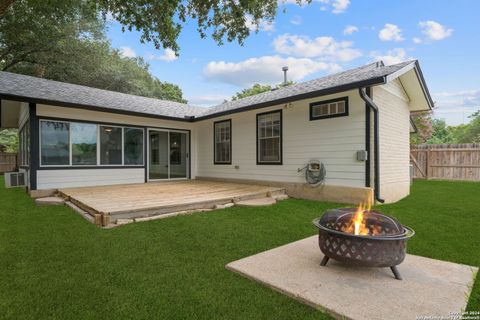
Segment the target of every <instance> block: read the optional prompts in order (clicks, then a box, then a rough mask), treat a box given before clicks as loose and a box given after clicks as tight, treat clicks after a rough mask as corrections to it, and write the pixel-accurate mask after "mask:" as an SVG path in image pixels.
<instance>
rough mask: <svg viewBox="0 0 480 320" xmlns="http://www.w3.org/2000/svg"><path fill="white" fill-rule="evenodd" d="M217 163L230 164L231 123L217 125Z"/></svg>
mask: <svg viewBox="0 0 480 320" xmlns="http://www.w3.org/2000/svg"><path fill="white" fill-rule="evenodd" d="M215 136H217V137H218V138H217V139H216V140H215V162H224V163H227V162H230V144H231V142H230V137H231V132H230V122H228V121H225V122H220V123H216V124H215Z"/></svg>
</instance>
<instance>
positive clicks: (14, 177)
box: [5, 172, 27, 188]
mask: <svg viewBox="0 0 480 320" xmlns="http://www.w3.org/2000/svg"><path fill="white" fill-rule="evenodd" d="M26 186H27V176H26V172H5V187H6V188H13V187H26Z"/></svg>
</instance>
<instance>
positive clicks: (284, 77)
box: [282, 66, 288, 85]
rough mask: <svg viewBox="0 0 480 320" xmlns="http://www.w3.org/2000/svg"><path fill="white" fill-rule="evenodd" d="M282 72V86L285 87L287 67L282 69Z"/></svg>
mask: <svg viewBox="0 0 480 320" xmlns="http://www.w3.org/2000/svg"><path fill="white" fill-rule="evenodd" d="M282 71H283V84H284V85H287V71H288V67H287V66H285V67H283V68H282Z"/></svg>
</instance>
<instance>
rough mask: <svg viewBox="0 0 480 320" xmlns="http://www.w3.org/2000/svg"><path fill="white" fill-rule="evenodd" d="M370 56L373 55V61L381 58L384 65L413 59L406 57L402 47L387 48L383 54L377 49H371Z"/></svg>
mask: <svg viewBox="0 0 480 320" xmlns="http://www.w3.org/2000/svg"><path fill="white" fill-rule="evenodd" d="M370 56H371V57H373V59H374V60H375V61H378V60H382V61H383V62H384V63H385V64H386V65H391V64H396V63H400V62H403V61H406V60H412V59H413V58H412V57H407V52H406V51H405V49H402V48H395V49H392V50H388V51H387V52H386V53H383V54H382V53H380V52H378V51H372V52H371V53H370Z"/></svg>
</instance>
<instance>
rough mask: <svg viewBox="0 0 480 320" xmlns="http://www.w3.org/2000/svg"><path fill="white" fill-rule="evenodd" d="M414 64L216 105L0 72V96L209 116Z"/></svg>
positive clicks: (372, 67)
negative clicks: (211, 105)
mask: <svg viewBox="0 0 480 320" xmlns="http://www.w3.org/2000/svg"><path fill="white" fill-rule="evenodd" d="M412 63H415V61H407V62H402V63H399V64H395V65H391V66H383V64H379V63H376V62H375V63H371V64H368V65H365V66H362V67H358V68H355V69H350V70H347V71H344V72H340V73H336V74H332V75H329V76H326V77H322V78H318V79H314V80H311V81H306V82H301V83H297V84H293V85H290V86H288V87H283V88H280V89H277V90H273V91H269V92H264V93H260V94H257V95H254V96H250V97H246V98H243V99H239V100H234V101H228V102H225V103H222V104H220V105H217V106H214V107H210V108H202V107H196V106H192V105H188V104H183V103H178V102H172V101H166V100H159V99H153V98H146V97H140V96H135V95H129V94H124V93H119V92H114V91H107V90H101V89H96V88H91V87H86V86H80V85H75V84H70V83H64V82H58V81H52V80H47V79H42V78H36V77H31V76H25V75H20V74H14V73H10V72H0V97H1V96H3V97H4V98H9V97H10V98H14V97H16V98H18V99H20V98H21V99H25V100H27V101H32V102H38V103H42V102H43V103H51V104H54V103H60V104H61V105H66V106H85V107H90V108H92V107H93V108H102V109H111V110H116V111H121V112H126V113H138V114H145V115H151V116H160V117H169V118H177V119H185V117H192V116H195V117H197V118H202V117H212V116H213V115H215V114H221V113H225V112H235V111H236V110H237V109H239V110H238V111H240V110H248V109H249V108H256V107H258V106H261V105H267V104H272V105H273V104H275V103H276V102H281V101H283V100H285V99H294V98H297V97H298V98H302V97H304V96H305V95H308V94H318V95H321V94H322V93H324V92H325V93H326V92H327V91H329V90H330V91H334V90H336V89H338V90H339V91H343V90H345V89H354V88H358V87H360V86H363V85H365V84H366V83H370V84H374V83H381V81H382V79H383V78H384V77H385V76H388V75H390V74H393V73H395V72H397V71H399V70H400V69H402V68H404V67H406V66H407V65H410V64H412Z"/></svg>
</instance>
